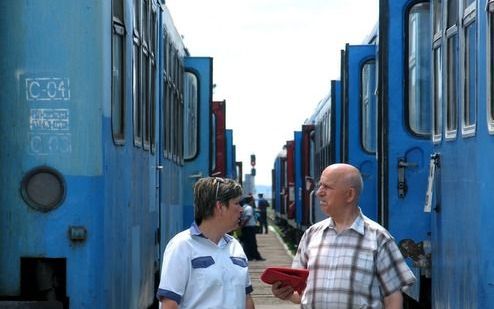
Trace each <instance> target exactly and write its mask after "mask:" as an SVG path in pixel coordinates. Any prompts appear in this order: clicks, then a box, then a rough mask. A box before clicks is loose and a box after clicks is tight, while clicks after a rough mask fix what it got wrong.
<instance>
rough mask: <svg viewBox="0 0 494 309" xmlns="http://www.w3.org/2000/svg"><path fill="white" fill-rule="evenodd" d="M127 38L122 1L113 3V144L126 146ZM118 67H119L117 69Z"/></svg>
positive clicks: (114, 0)
mask: <svg viewBox="0 0 494 309" xmlns="http://www.w3.org/2000/svg"><path fill="white" fill-rule="evenodd" d="M125 38H126V29H125V22H124V5H123V1H122V0H113V1H112V43H111V50H112V51H111V57H112V58H111V59H112V60H111V65H112V67H111V69H112V76H111V78H112V82H111V130H112V138H113V143H114V144H115V145H117V146H122V145H125V127H126V123H125V111H126V108H125V101H126V100H125V98H126V96H125V91H124V90H125V75H126V74H125V72H126V71H127V70H126V68H125V63H126V62H125V57H126V56H125V55H126V49H125ZM117 66H118V67H117Z"/></svg>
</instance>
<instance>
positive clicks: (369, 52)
mask: <svg viewBox="0 0 494 309" xmlns="http://www.w3.org/2000/svg"><path fill="white" fill-rule="evenodd" d="M375 54H376V48H375V46H374V45H353V46H352V45H347V48H346V53H345V55H346V61H345V65H346V68H345V70H346V74H345V76H346V83H347V86H346V87H345V94H344V97H345V104H346V105H345V107H344V108H345V110H346V111H347V112H346V113H345V114H346V119H345V120H344V121H345V122H346V124H345V126H344V130H345V131H346V133H345V134H343V136H344V137H345V138H346V139H347V140H346V141H344V144H345V145H347V147H348V149H347V152H346V154H347V157H346V161H347V163H349V164H352V165H353V166H355V167H357V168H358V169H359V170H360V172H361V173H362V177H363V180H364V190H363V192H362V195H361V197H360V208H361V209H362V212H363V213H364V214H365V215H366V216H367V217H369V218H371V219H372V220H377V158H376V154H375V153H374V152H368V151H366V149H364V147H363V143H362V140H363V136H362V132H363V130H364V128H363V117H362V113H363V111H362V97H363V95H362V69H363V67H364V65H365V64H366V63H369V62H370V61H375ZM376 133H377V132H376V131H374V132H372V134H374V135H375V134H376Z"/></svg>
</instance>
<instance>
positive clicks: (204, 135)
mask: <svg viewBox="0 0 494 309" xmlns="http://www.w3.org/2000/svg"><path fill="white" fill-rule="evenodd" d="M185 70H186V71H189V72H192V73H194V74H195V75H196V76H197V79H198V81H199V82H198V84H199V86H198V88H199V90H198V91H199V94H198V100H199V103H198V104H199V115H198V117H199V119H198V123H199V136H200V137H199V147H198V154H197V156H196V157H194V158H193V159H191V160H187V161H186V162H185V164H184V187H183V194H184V197H183V198H184V218H183V223H184V225H185V226H187V225H190V224H191V223H192V221H193V218H194V203H193V201H194V192H193V188H194V184H195V182H196V181H197V180H198V179H199V178H201V177H206V176H209V174H210V169H211V167H210V162H211V149H210V148H211V146H210V140H211V102H212V85H213V84H212V83H213V77H212V74H213V59H212V58H209V57H186V58H185Z"/></svg>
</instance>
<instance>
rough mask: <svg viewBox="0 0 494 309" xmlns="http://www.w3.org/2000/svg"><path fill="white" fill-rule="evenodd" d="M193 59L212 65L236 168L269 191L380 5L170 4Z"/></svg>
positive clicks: (310, 1)
mask: <svg viewBox="0 0 494 309" xmlns="http://www.w3.org/2000/svg"><path fill="white" fill-rule="evenodd" d="M166 6H167V7H168V9H169V11H170V13H171V16H172V18H173V20H174V24H175V26H176V28H177V30H178V32H179V33H180V34H181V35H182V37H183V40H184V43H185V46H186V47H187V48H188V50H189V52H190V54H191V56H209V57H213V83H214V84H215V85H216V86H215V88H214V93H213V100H217V101H219V100H226V119H227V120H226V127H227V128H228V129H232V130H233V142H234V144H235V145H236V151H237V152H236V157H237V161H242V162H243V169H244V173H250V167H251V166H250V155H251V154H255V155H256V177H255V183H256V185H271V170H272V169H273V165H274V161H275V158H276V156H277V155H278V154H279V153H280V151H281V150H282V147H283V145H284V144H286V141H287V140H292V139H293V133H294V131H299V130H301V128H302V124H303V123H304V121H305V120H306V119H307V118H309V117H310V116H311V114H312V113H313V111H314V110H315V108H316V106H317V104H318V103H319V101H320V100H321V99H323V98H324V97H325V96H326V95H327V94H328V93H329V91H330V83H331V80H338V79H340V51H341V50H342V49H344V48H345V44H347V43H348V44H361V43H362V42H363V41H364V40H365V38H366V37H367V36H368V35H369V34H370V33H371V32H372V29H373V27H374V25H375V24H376V22H377V17H378V0H246V1H237V0H167V1H166Z"/></svg>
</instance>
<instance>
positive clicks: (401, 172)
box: [398, 158, 417, 198]
mask: <svg viewBox="0 0 494 309" xmlns="http://www.w3.org/2000/svg"><path fill="white" fill-rule="evenodd" d="M410 167H412V168H415V167H417V163H413V162H408V161H407V160H406V159H404V158H400V159H399V160H398V196H399V197H400V198H405V196H406V195H407V192H408V184H407V179H406V178H405V168H410Z"/></svg>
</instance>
